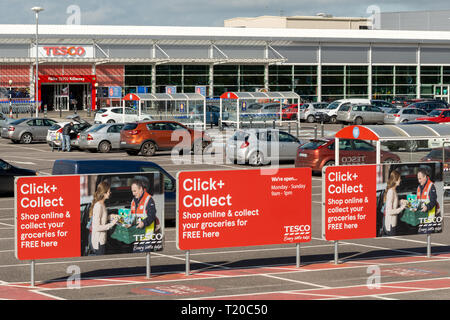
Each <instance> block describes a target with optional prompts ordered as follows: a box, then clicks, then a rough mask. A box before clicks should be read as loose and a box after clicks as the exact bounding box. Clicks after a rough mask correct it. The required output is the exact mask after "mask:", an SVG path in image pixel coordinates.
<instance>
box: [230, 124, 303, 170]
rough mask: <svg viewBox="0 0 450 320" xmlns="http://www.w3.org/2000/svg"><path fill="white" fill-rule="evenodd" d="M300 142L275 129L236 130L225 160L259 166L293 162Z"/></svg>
mask: <svg viewBox="0 0 450 320" xmlns="http://www.w3.org/2000/svg"><path fill="white" fill-rule="evenodd" d="M301 144H302V142H301V141H300V140H299V139H297V138H296V137H294V136H293V135H291V134H289V133H287V132H284V131H279V130H276V129H248V130H237V131H236V132H235V133H234V135H233V136H232V137H231V138H230V139H229V140H228V142H227V146H226V156H227V158H228V159H229V160H230V161H232V162H234V163H236V162H237V163H239V164H245V163H248V164H250V165H253V166H260V165H263V164H268V163H269V162H274V161H278V160H292V161H293V160H295V157H296V153H297V148H298V147H299V146H300V145H301Z"/></svg>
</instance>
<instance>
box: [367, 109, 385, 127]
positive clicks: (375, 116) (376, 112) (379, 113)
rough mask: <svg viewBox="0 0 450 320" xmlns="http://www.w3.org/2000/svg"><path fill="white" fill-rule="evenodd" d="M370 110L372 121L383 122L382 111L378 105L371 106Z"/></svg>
mask: <svg viewBox="0 0 450 320" xmlns="http://www.w3.org/2000/svg"><path fill="white" fill-rule="evenodd" d="M370 110H371V111H372V114H373V119H374V120H373V121H374V122H376V123H380V122H384V112H383V110H381V109H380V108H378V107H374V106H371V107H370Z"/></svg>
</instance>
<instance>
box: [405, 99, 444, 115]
mask: <svg viewBox="0 0 450 320" xmlns="http://www.w3.org/2000/svg"><path fill="white" fill-rule="evenodd" d="M408 108H417V109H422V110H424V111H425V112H426V113H430V112H431V111H433V110H435V109H446V108H447V104H446V103H445V102H443V101H440V100H431V101H420V102H414V103H412V104H410V105H408Z"/></svg>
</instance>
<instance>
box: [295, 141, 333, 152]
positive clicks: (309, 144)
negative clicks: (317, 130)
mask: <svg viewBox="0 0 450 320" xmlns="http://www.w3.org/2000/svg"><path fill="white" fill-rule="evenodd" d="M326 143H328V141H326V140H311V141H309V142H307V143H305V144H304V145H302V146H301V147H300V149H304V150H316V149H317V148H319V147H321V146H323V145H325V144H326Z"/></svg>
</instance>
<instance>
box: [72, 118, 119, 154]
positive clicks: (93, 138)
mask: <svg viewBox="0 0 450 320" xmlns="http://www.w3.org/2000/svg"><path fill="white" fill-rule="evenodd" d="M123 126H124V124H122V123H100V124H94V125H93V126H92V127H89V128H87V129H85V130H83V131H82V132H80V133H79V135H78V147H79V148H80V149H81V150H88V151H100V152H102V153H107V152H110V151H111V150H114V149H117V150H118V149H120V130H122V128H123Z"/></svg>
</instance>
